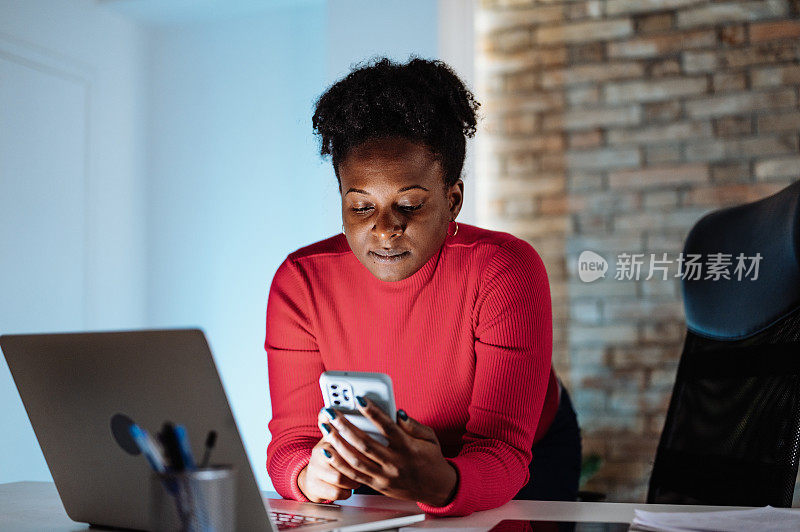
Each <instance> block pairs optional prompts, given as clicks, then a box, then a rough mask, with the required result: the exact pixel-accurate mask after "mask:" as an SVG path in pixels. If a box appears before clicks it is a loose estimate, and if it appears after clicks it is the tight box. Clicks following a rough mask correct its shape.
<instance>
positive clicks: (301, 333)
mask: <svg viewBox="0 0 800 532" xmlns="http://www.w3.org/2000/svg"><path fill="white" fill-rule="evenodd" d="M308 303H309V294H308V288H307V286H306V285H305V284H304V283H303V282H302V275H301V272H300V271H299V270H298V268H297V266H296V265H295V264H294V263H293V262H292V261H291V260H290V259H288V258H287V259H286V260H285V261H284V262H283V263H282V264H281V265H280V266H279V267H278V271H277V272H276V273H275V277H274V278H273V280H272V286H271V287H270V291H269V299H268V302H267V327H266V340H265V343H264V348H265V349H266V351H267V366H268V371H269V394H270V399H271V402H272V419H271V420H270V422H269V430H270V433H271V434H272V440H271V441H270V443H269V445H268V446H267V472H268V473H269V476H270V478H271V479H272V482H273V484H274V486H275V490H276V491H277V492H278V493H280V494H281V496H283V497H285V498H288V499H295V500H299V501H308V499H307V498H306V497H305V496H304V495H303V492H301V491H300V489H299V488H298V487H297V476H298V475H299V474H300V471H301V470H302V469H303V468H304V467H305V466H306V464H308V461H309V459H310V458H311V449H312V448H313V447H314V445H316V444H317V442H318V441H319V440H320V438H321V435H320V433H319V429H318V428H317V425H316V419H317V413H318V412H319V409H320V408H322V406H323V405H322V397H321V395H320V391H319V375H320V373H322V372H323V371H324V368H323V365H322V361H321V359H320V353H319V348H318V345H317V341H316V338H315V337H314V334H313V330H312V327H311V321H310V319H309V317H308V312H307V309H308Z"/></svg>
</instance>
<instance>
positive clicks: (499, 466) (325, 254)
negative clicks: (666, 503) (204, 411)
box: [265, 59, 580, 515]
mask: <svg viewBox="0 0 800 532" xmlns="http://www.w3.org/2000/svg"><path fill="white" fill-rule="evenodd" d="M478 106H479V104H478V102H476V101H475V100H474V98H473V96H472V94H471V93H470V92H469V91H468V90H467V89H466V88H465V87H464V85H463V83H462V82H461V81H460V80H459V79H458V77H457V76H456V75H455V74H454V73H453V72H452V71H451V70H450V69H449V68H448V67H447V66H446V65H445V64H443V63H442V62H439V61H427V60H422V59H413V60H411V61H410V62H408V63H407V64H397V63H393V62H391V61H390V60H388V59H381V60H379V61H377V62H375V63H374V64H370V65H367V66H364V67H362V68H359V69H357V70H354V71H353V72H351V73H350V74H349V75H348V76H347V77H345V78H344V79H342V80H340V81H339V82H337V83H336V84H334V85H333V86H331V87H330V88H329V89H328V91H327V92H326V93H325V94H323V95H322V96H321V97H320V99H319V100H318V101H317V105H316V112H315V114H314V117H313V125H314V128H315V130H316V132H317V133H318V134H319V135H320V136H321V140H322V149H321V153H322V155H330V156H331V158H332V163H333V168H334V172H335V174H336V178H337V180H338V182H339V192H340V196H341V206H342V220H343V222H344V223H343V225H342V234H339V235H337V236H334V237H331V238H328V239H326V240H322V241H320V242H317V243H314V244H311V245H309V246H306V247H304V248H301V249H299V250H297V251H295V252H293V253H291V254H290V255H289V256H288V257H287V258H286V260H285V261H284V262H283V263H282V264H281V265H280V267H279V268H278V271H277V272H276V273H275V277H274V279H273V281H272V285H271V288H270V294H269V301H268V305H267V327H266V341H265V348H266V351H267V354H268V365H269V382H270V396H271V399H272V410H273V418H272V420H271V421H270V424H269V429H270V431H271V433H272V441H271V442H270V444H269V446H268V449H267V469H268V472H269V474H270V476H271V478H272V480H273V483H274V485H275V488H276V490H277V491H278V492H279V493H280V494H281V495H282V496H284V497H287V498H292V499H296V500H303V501H307V500H310V501H313V502H322V501H331V500H338V499H345V498H347V497H349V496H350V494H351V490H353V489H357V490H358V491H357V492H365V490H366V491H371V490H375V491H377V492H379V493H382V494H385V495H387V496H390V497H394V498H398V499H406V500H413V501H416V502H417V504H418V505H419V507H420V508H421V509H422V510H423V511H425V512H427V513H430V514H434V515H467V514H469V513H471V512H473V511H476V510H485V509H488V508H494V507H497V506H500V505H502V504H504V503H506V502H507V501H509V500H510V499H511V498H513V497H514V496H515V495H519V496H526V495H527V496H531V495H532V496H538V497H540V498H570V497H574V492H575V491H576V490H577V473H578V469H579V461H580V444H579V439H578V438H579V436H578V432H577V425H576V424H575V422H574V417H575V416H574V412H573V411H572V409H571V407H570V406H569V401H568V398H566V397H567V396H566V395H565V394H561V392H560V390H561V387H560V385H559V383H558V381H557V379H556V377H555V374H554V373H553V370H552V368H551V362H550V359H551V349H552V324H551V310H550V292H549V286H548V281H547V274H546V272H545V268H544V265H543V264H542V261H541V259H540V258H539V256H538V254H537V253H536V251H534V249H533V248H532V247H531V246H530V245H529V244H528V243H526V242H524V241H523V240H520V239H518V238H516V237H514V236H512V235H510V234H508V233H502V232H496V231H489V230H485V229H481V228H478V227H475V226H470V225H467V224H463V223H462V224H458V223H457V222H456V221H455V220H456V217H457V216H458V213H459V212H460V210H461V206H462V203H463V199H464V185H463V182H462V180H461V179H460V178H459V177H460V174H461V171H462V167H463V163H464V155H465V146H466V137H470V136H472V135H473V134H474V133H475V125H476V116H475V111H476V110H477V108H478ZM326 370H349V371H375V372H382V373H386V374H388V375H389V376H390V377H391V378H392V381H393V384H394V390H395V397H396V402H397V404H398V406H400V407H401V410H399V411H398V413H397V419H398V421H397V423H394V422H393V421H392V420H391V419H390V418H389V417H388V416H387V415H385V414H384V413H382V412H381V411H380V410H379V409H378V408H376V407H375V405H373V404H372V403H371V402H369V401H363V403H364V406H359V408H360V410H361V411H362V412H363V413H364V415H365V416H367V417H368V418H370V419H371V420H372V421H373V422H374V423H375V424H376V425H377V426H378V428H379V430H380V431H381V432H382V433H383V434H384V435H386V437H387V439H388V440H389V444H388V446H383V445H376V444H375V443H374V442H373V441H372V440H371V439H370V438H369V436H366V435H364V434H363V433H361V432H360V431H359V430H358V429H357V428H355V427H353V426H352V425H350V424H349V423H348V422H347V420H345V419H344V416H341V415H336V412H335V411H333V410H331V411H328V412H325V411H322V410H321V408H322V406H323V401H322V395H321V393H320V389H319V385H318V379H319V376H320V373H322V372H323V371H326ZM559 397H561V401H560V400H559ZM565 398H566V399H565ZM559 404H561V408H559ZM554 418H555V419H556V421H555V422H554ZM551 425H552V426H553V427H555V426H557V425H558V426H563V427H565V428H564V429H559V431H558V432H559V434H555V435H554V434H553V433H551V431H549V430H548V429H549V428H550V427H551ZM345 437H347V440H348V441H350V442H351V444H349V443H347V441H345ZM561 440H563V441H564V442H566V443H562V441H561ZM534 443H535V444H536V445H535V446H534ZM540 449H541V452H540ZM565 453H566V454H565ZM532 454H533V455H535V456H533V461H532V460H531V458H532ZM553 455H555V457H553ZM576 460H577V467H576ZM539 463H541V464H542V466H543V467H544V469H543V471H546V470H549V471H546V474H545V473H543V474H542V475H541V476H540V478H537V469H536V467H535V466H536V465H537V464H539ZM529 466H530V467H529ZM531 479H534V480H536V482H535V483H534V482H533V480H531ZM529 480H531V483H530V484H528V485H527V486H526V483H528V481H529ZM537 486H538V491H537V490H536V489H534V488H536V487H537ZM559 489H560V490H561V491H562V492H564V493H566V495H564V494H563V493H559V492H558V490H559ZM548 490H549V491H548Z"/></svg>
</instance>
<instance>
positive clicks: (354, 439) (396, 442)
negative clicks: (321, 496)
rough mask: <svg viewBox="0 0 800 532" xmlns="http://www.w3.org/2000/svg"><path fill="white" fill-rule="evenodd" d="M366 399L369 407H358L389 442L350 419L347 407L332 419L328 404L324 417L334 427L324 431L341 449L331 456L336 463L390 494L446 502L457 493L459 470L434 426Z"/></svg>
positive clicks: (357, 478)
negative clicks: (445, 453) (446, 455)
mask: <svg viewBox="0 0 800 532" xmlns="http://www.w3.org/2000/svg"><path fill="white" fill-rule="evenodd" d="M364 401H366V403H367V406H361V405H358V409H359V410H360V411H361V412H362V413H363V414H364V416H365V417H366V418H367V419H369V420H370V421H372V423H374V424H375V426H376V427H377V428H378V430H379V431H380V432H381V433H382V434H383V435H384V436H385V437H386V439H387V440H388V442H389V443H388V446H387V445H383V444H381V443H379V442H377V441H375V440H374V439H373V438H372V437H371V436H369V435H368V434H366V433H365V432H363V431H362V430H360V429H359V428H358V427H356V426H354V425H353V424H352V423H350V422H349V421H347V419H345V417H344V415H342V413H341V412H336V411H333V412H334V414H335V415H334V416H333V419H331V418H330V416H329V415H328V414H326V411H325V409H323V410H322V411H321V412H320V418H319V421H320V424H322V423H325V424H326V425H327V426H328V427H330V429H331V430H330V432H328V433H327V434H326V431H325V430H323V431H322V432H323V434H325V436H324V439H325V440H326V441H328V442H329V443H330V444H331V445H332V446H333V449H334V451H335V452H334V453H331V457H330V458H329V460H330V461H331V464H332V465H333V467H334V468H335V469H337V470H338V471H339V472H340V473H342V474H343V475H345V476H347V477H349V478H351V479H353V480H355V481H357V482H361V483H362V484H366V485H367V486H369V487H371V488H372V489H374V490H375V491H378V492H380V493H383V494H384V495H387V496H389V497H392V498H395V499H404V500H411V501H415V502H422V503H424V504H428V505H430V506H446V505H447V504H448V503H449V502H450V501H451V500H452V498H453V495H454V494H455V490H456V484H457V482H458V473H457V472H456V470H455V468H454V467H453V466H452V465H451V464H450V462H448V461H447V460H445V458H444V456H443V455H442V450H441V447H440V445H439V440H438V438H437V437H436V433H435V432H434V431H433V429H432V428H430V427H428V426H427V425H423V424H422V423H419V422H418V421H416V420H414V419H412V418H410V417H408V416H406V418H405V419H403V416H402V415H401V414H398V416H397V417H398V421H397V423H395V422H394V421H392V420H391V418H389V416H387V415H386V414H385V413H384V412H383V411H382V410H381V409H380V408H378V407H377V406H376V405H375V403H373V402H372V401H370V400H368V399H364ZM400 412H402V410H401V411H400ZM403 414H404V413H403ZM345 437H346V438H347V439H346V440H345ZM348 442H350V443H348Z"/></svg>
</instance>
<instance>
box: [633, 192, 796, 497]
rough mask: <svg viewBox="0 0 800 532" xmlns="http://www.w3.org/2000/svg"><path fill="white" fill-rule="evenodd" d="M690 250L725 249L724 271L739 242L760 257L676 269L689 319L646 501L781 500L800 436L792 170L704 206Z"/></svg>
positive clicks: (789, 485) (789, 484)
mask: <svg viewBox="0 0 800 532" xmlns="http://www.w3.org/2000/svg"><path fill="white" fill-rule="evenodd" d="M690 253H692V254H702V255H703V259H704V260H703V262H706V260H707V257H708V256H709V255H710V254H716V253H728V254H732V262H733V265H732V266H731V267H730V272H731V273H734V266H735V265H736V262H737V261H736V257H737V256H738V254H739V253H743V254H744V256H745V257H754V256H756V254H757V253H760V255H761V257H762V259H761V261H760V263H759V271H758V276H757V279H756V280H752V279H753V272H752V271H751V272H750V275H749V276H747V275H746V273H747V272H745V276H744V277H743V279H742V280H737V275H731V279H729V280H725V279H720V280H717V281H714V280H712V279H705V277H706V272H705V271H703V273H702V279H701V280H688V279H684V280H683V281H682V287H683V297H684V308H685V310H686V322H687V329H688V330H687V333H686V342H685V345H684V349H683V353H682V355H681V359H680V362H679V366H678V373H677V377H676V381H675V386H674V388H673V391H672V398H671V400H670V404H669V410H668V412H667V418H666V421H665V424H664V430H663V432H662V434H661V440H660V442H659V446H658V450H657V451H656V457H655V463H654V465H653V473H652V476H651V477H650V487H649V492H648V496H647V502H648V503H680V504H711V505H741V506H764V505H767V504H769V505H772V506H776V507H789V506H791V502H792V494H793V491H794V483H795V478H796V476H797V466H798V447H800V181H798V182H796V183H794V184H792V185H790V186H789V187H787V188H785V189H783V190H781V191H780V192H778V193H776V194H774V195H772V196H769V197H767V198H764V199H762V200H759V201H756V202H753V203H749V204H746V205H741V206H738V207H731V208H727V209H722V210H719V211H716V212H713V213H711V214H709V215H707V216H705V217H704V218H702V219H701V220H700V221H699V222H698V223H697V224H696V225H695V226H694V228H693V229H692V231H691V232H690V233H689V236H688V238H687V240H686V244H685V248H684V254H685V255H686V254H690ZM747 264H748V265H752V261H748V262H747ZM686 271H687V273H688V269H687V270H686Z"/></svg>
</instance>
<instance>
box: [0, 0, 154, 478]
mask: <svg viewBox="0 0 800 532" xmlns="http://www.w3.org/2000/svg"><path fill="white" fill-rule="evenodd" d="M141 51H142V34H141V31H140V30H139V29H138V28H137V27H136V26H135V25H134V24H131V23H130V22H128V21H126V20H123V19H122V18H120V17H118V16H115V15H112V14H109V13H105V12H102V11H100V10H98V9H96V7H95V3H94V2H91V1H88V0H84V1H78V0H74V1H69V2H66V1H60V2H54V1H48V0H16V1H12V0H4V1H3V2H2V3H0V87H2V89H0V131H1V132H2V133H0V160H2V163H0V254H1V255H0V273H1V274H2V275H0V292H1V293H3V303H2V304H0V334H5V333H15V332H41V331H64V330H86V329H108V328H121V327H126V328H130V327H141V326H142V325H143V324H144V322H145V291H144V288H145V268H144V265H145V263H144V256H145V243H144V224H143V215H144V183H143V181H142V179H141V178H142V169H143V164H144V153H143V146H142V123H141V117H142V114H143V104H144V99H143V92H142V89H143V85H142V80H143V78H142V61H143V55H142V53H141ZM0 404H2V405H3V408H1V409H0V431H1V432H2V433H3V437H2V441H3V445H2V449H0V482H3V481H13V480H23V479H25V480H49V479H50V474H49V472H48V470H47V467H46V464H45V462H44V458H43V457H42V454H41V451H40V450H39V446H38V443H37V442H36V439H35V437H34V434H33V431H32V429H31V428H30V424H29V422H28V420H27V415H26V414H25V411H24V409H23V407H22V403H21V401H20V399H19V396H18V395H17V391H16V388H15V387H14V384H13V382H12V380H11V376H10V374H9V371H8V367H7V366H6V364H5V359H4V358H3V359H0Z"/></svg>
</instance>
